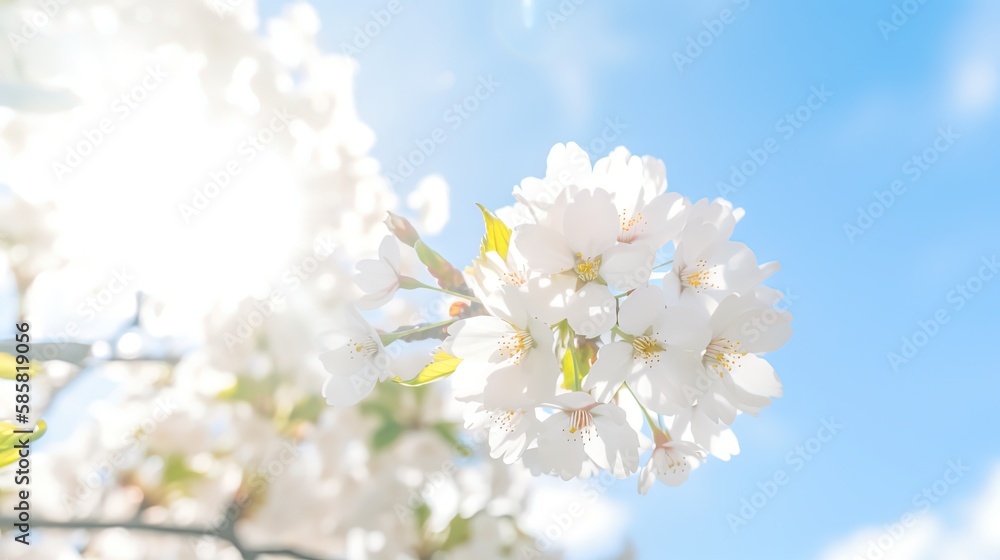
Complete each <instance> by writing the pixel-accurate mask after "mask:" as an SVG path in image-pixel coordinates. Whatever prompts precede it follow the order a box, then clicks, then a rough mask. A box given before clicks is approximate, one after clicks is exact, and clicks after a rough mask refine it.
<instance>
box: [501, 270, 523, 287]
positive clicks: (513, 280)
mask: <svg viewBox="0 0 1000 560" xmlns="http://www.w3.org/2000/svg"><path fill="white" fill-rule="evenodd" d="M527 281H528V279H527V278H525V275H524V273H523V272H521V271H520V270H515V271H513V272H505V273H504V274H503V282H504V284H506V285H508V286H523V285H524V283H525V282H527Z"/></svg>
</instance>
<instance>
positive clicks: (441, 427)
mask: <svg viewBox="0 0 1000 560" xmlns="http://www.w3.org/2000/svg"><path fill="white" fill-rule="evenodd" d="M432 428H433V429H434V431H435V432H437V433H438V434H440V435H441V437H442V438H444V440H445V441H447V442H448V443H449V444H451V446H452V447H454V448H455V451H456V452H457V453H458V454H459V455H461V456H462V457H470V456H471V455H472V449H471V448H470V447H469V446H468V445H467V444H466V443H465V442H464V441H462V440H461V438H459V437H458V425H457V424H455V423H453V422H438V423H436V424H434V425H433V426H432Z"/></svg>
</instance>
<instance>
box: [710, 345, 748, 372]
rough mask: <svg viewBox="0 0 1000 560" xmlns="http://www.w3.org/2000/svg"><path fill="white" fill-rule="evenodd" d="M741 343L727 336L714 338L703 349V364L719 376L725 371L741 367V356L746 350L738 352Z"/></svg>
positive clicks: (744, 354)
mask: <svg viewBox="0 0 1000 560" xmlns="http://www.w3.org/2000/svg"><path fill="white" fill-rule="evenodd" d="M740 346H741V343H740V342H739V341H738V340H730V339H728V338H716V339H715V340H713V341H712V342H710V343H709V344H708V348H706V349H705V365H707V366H708V367H710V368H712V369H714V370H715V371H716V372H718V374H719V377H722V375H723V374H724V373H725V372H727V371H733V369H734V368H738V367H741V366H742V364H740V361H741V358H743V356H746V355H747V353H746V352H740Z"/></svg>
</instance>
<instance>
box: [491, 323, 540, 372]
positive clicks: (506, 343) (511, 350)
mask: <svg viewBox="0 0 1000 560" xmlns="http://www.w3.org/2000/svg"><path fill="white" fill-rule="evenodd" d="M497 344H499V345H500V357H501V358H503V359H504V360H508V359H509V360H513V362H514V363H515V364H519V363H521V358H523V357H524V355H525V354H527V353H528V350H531V349H532V348H534V347H535V339H534V338H532V337H531V333H529V332H528V331H517V332H515V333H513V334H509V335H507V336H504V337H503V338H501V339H500V341H499V342H498V343H497Z"/></svg>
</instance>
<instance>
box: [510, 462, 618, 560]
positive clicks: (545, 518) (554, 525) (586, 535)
mask: <svg viewBox="0 0 1000 560" xmlns="http://www.w3.org/2000/svg"><path fill="white" fill-rule="evenodd" d="M615 482H618V481H616V480H614V479H611V480H604V479H602V478H600V477H595V478H592V479H589V480H586V481H574V482H562V481H558V480H552V479H540V480H539V481H538V482H537V483H536V484H535V485H534V492H535V494H534V496H533V499H532V507H531V508H530V510H529V511H528V514H527V516H526V517H525V524H526V527H527V528H528V530H529V531H530V532H531V533H532V534H534V535H535V536H536V543H540V545H541V546H540V549H541V550H543V551H545V550H552V549H562V550H564V551H565V552H566V556H567V557H568V558H607V557H610V556H611V555H612V554H615V553H617V552H620V551H621V548H622V541H623V540H624V538H625V533H626V531H627V529H628V526H629V521H630V519H629V510H628V508H627V507H626V506H625V505H624V504H622V503H621V502H619V501H616V500H614V499H612V498H611V497H610V496H608V495H607V491H608V490H609V489H610V486H611V485H612V484H614V483H615Z"/></svg>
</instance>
